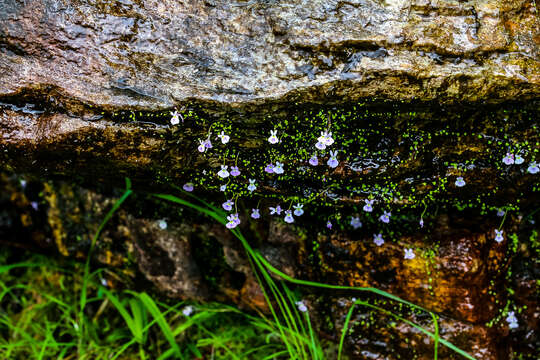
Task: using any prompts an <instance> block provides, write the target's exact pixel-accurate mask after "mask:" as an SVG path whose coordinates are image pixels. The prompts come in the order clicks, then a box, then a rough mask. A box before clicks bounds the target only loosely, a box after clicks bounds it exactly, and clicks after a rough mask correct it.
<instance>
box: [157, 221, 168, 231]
mask: <svg viewBox="0 0 540 360" xmlns="http://www.w3.org/2000/svg"><path fill="white" fill-rule="evenodd" d="M158 225H159V228H160V229H161V230H165V229H166V228H167V222H166V221H165V220H159V222H158Z"/></svg>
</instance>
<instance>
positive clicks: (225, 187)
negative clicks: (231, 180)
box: [219, 184, 227, 191]
mask: <svg viewBox="0 0 540 360" xmlns="http://www.w3.org/2000/svg"><path fill="white" fill-rule="evenodd" d="M225 190H227V184H223V185H221V186H220V187H219V191H225Z"/></svg>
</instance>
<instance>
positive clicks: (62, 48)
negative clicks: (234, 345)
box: [0, 0, 540, 359]
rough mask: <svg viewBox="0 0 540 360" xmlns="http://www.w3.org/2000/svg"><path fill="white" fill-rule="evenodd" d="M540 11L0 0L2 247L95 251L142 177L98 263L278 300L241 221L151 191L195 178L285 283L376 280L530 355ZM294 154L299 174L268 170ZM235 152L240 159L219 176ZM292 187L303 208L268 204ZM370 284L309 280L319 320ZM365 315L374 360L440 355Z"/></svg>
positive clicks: (509, 351) (131, 274)
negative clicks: (315, 288) (265, 283)
mask: <svg viewBox="0 0 540 360" xmlns="http://www.w3.org/2000/svg"><path fill="white" fill-rule="evenodd" d="M536 6H537V5H536V3H535V2H534V1H533V0H530V1H525V0H522V1H520V0H516V1H494V0H483V1H481V0H477V1H450V0H448V1H442V0H441V1H438V0H432V1H424V0H411V1H404V0H403V1H402V0H392V1H369V0H364V1H337V0H336V1H322V0H321V1H313V0H304V1H301V0H296V1H258V0H249V1H240V0H238V1H236V2H234V1H213V0H207V1H195V0H193V1H182V2H178V1H172V0H170V1H169V0H166V1H130V0H122V1H117V2H110V1H76V0H70V1H57V0H46V1H22V0H21V1H18V0H0V164H1V169H2V170H4V171H6V172H5V173H4V174H3V175H2V177H1V189H2V191H0V205H1V206H0V238H1V241H3V242H5V243H8V244H10V245H12V246H25V247H26V246H33V247H38V248H46V249H51V248H52V249H56V251H58V252H59V253H60V254H62V255H64V256H74V257H80V258H83V257H84V256H85V254H86V253H87V251H88V249H89V244H90V241H91V240H90V239H91V238H92V236H93V234H94V233H95V232H96V231H97V228H98V227H99V224H100V222H101V220H102V219H103V217H104V216H105V214H106V213H107V211H108V209H109V208H110V207H111V206H112V204H113V203H114V201H115V199H116V198H118V197H119V193H118V191H117V190H112V188H113V187H114V186H115V185H119V184H121V183H122V182H123V180H124V177H125V176H128V177H129V178H131V179H132V181H133V184H134V188H135V189H136V192H137V195H136V196H133V197H131V198H130V199H129V201H128V202H127V203H126V204H125V206H123V207H122V209H121V210H120V211H119V212H118V213H116V215H115V216H114V217H113V219H112V220H111V222H110V223H109V224H108V225H107V227H106V228H105V231H104V232H103V234H102V236H101V237H100V240H99V242H98V246H97V252H96V254H95V256H96V260H99V261H100V262H102V263H104V264H108V265H110V266H114V267H117V268H122V269H123V273H124V274H127V275H126V280H127V282H128V284H131V285H132V286H138V285H137V284H139V282H138V280H140V279H139V278H138V276H139V275H141V274H142V275H143V276H144V278H145V279H146V280H147V281H148V282H149V283H150V284H152V286H154V287H155V290H156V291H159V292H161V293H163V294H165V295H167V296H171V297H175V298H190V299H197V300H210V299H213V300H221V301H233V302H235V303H237V304H239V305H240V306H242V307H245V308H259V309H264V307H265V301H264V297H263V295H262V293H261V291H260V289H259V287H258V284H257V282H256V278H255V276H254V274H253V272H252V270H251V269H250V266H249V262H248V261H247V259H246V255H245V252H244V249H243V248H242V247H241V245H240V244H239V242H238V240H237V239H236V238H235V237H234V236H233V234H232V233H231V232H230V231H229V230H227V229H226V228H225V227H224V226H222V225H220V224H217V223H216V222H214V221H211V220H209V219H206V218H202V217H201V214H199V213H196V212H193V211H189V210H186V209H182V208H178V207H177V206H173V205H172V204H168V203H164V202H159V201H157V200H156V199H155V198H152V197H150V196H149V195H148V193H149V192H157V191H159V192H172V191H177V190H176V187H177V185H180V186H182V184H184V183H190V184H192V185H193V186H194V187H195V191H194V194H196V195H197V196H199V197H201V198H203V199H205V200H208V201H211V202H212V203H213V204H215V205H217V206H218V207H219V206H221V203H223V202H225V201H226V200H228V199H231V200H234V201H233V203H234V208H235V210H236V211H237V212H238V213H239V216H240V219H241V224H240V225H239V229H240V230H241V231H242V233H244V234H245V235H246V237H247V238H248V239H249V241H250V242H251V243H252V245H253V246H255V247H256V248H257V249H258V250H259V251H260V252H261V254H263V256H265V258H266V259H268V261H270V263H272V264H273V265H274V266H276V267H277V268H279V269H280V270H282V271H283V272H285V273H286V274H288V275H289V276H292V277H295V278H299V279H306V280H312V281H323V282H325V283H331V284H339V285H348V286H356V287H371V286H373V287H377V288H379V289H382V290H385V291H388V292H390V293H392V294H395V295H397V296H400V297H402V298H404V299H406V300H409V301H411V302H413V303H415V304H418V305H421V306H423V307H425V308H427V309H429V310H431V311H435V312H437V313H438V314H439V315H440V316H441V321H440V326H441V335H442V336H443V337H444V338H445V339H447V340H449V341H451V342H453V343H454V344H456V345H457V346H459V347H461V348H463V349H464V350H465V351H468V352H469V353H471V354H472V355H473V356H475V357H476V358H478V359H507V358H511V357H515V358H520V356H523V357H526V356H534V354H535V347H536V348H537V347H538V346H539V337H538V329H539V324H538V318H539V316H538V314H539V312H540V309H539V307H538V302H537V301H534V300H531V299H535V298H537V297H538V294H539V290H538V280H537V279H538V273H539V269H538V262H537V261H536V260H535V259H537V257H538V249H539V248H540V246H539V238H538V233H539V230H538V225H537V224H539V223H540V212H538V211H537V208H538V204H539V203H540V195H539V192H540V187H539V186H538V184H539V180H538V179H539V176H540V175H539V174H538V173H537V172H536V170H535V169H537V168H538V167H537V163H538V162H540V125H539V123H538V115H537V114H538V110H539V108H540V107H539V98H540V61H539V54H540V51H539V47H538V45H539V43H540V37H539V36H540V35H539V28H538V14H537V7H536ZM174 108H177V109H178V110H179V112H180V115H181V117H182V121H181V122H180V124H178V125H174V126H172V125H171V124H170V120H171V115H170V111H172V110H173V109H174ZM271 131H276V132H277V137H278V140H279V141H278V142H277V143H275V144H272V142H270V141H268V137H269V136H270V134H271ZM324 131H330V132H332V134H333V135H332V136H333V137H332V142H334V141H335V143H334V144H329V145H328V149H322V148H321V145H320V140H318V137H319V134H320V133H321V132H324ZM220 133H223V134H227V135H230V142H228V143H227V144H225V143H222V142H221V141H220V139H219V138H218V137H216V136H217V135H218V134H220ZM206 141H209V142H211V143H212V144H213V146H212V147H210V146H208V144H207V145H206V146H205V143H206ZM317 143H319V144H317ZM316 144H317V145H316ZM201 146H202V151H201V150H199V151H198V147H199V149H201ZM325 147H326V146H325ZM334 151H335V153H334ZM333 157H335V161H336V163H335V164H334V163H332V161H333V160H332V159H333ZM313 158H315V159H316V161H317V163H318V165H317V166H314V165H313V163H310V162H308V160H309V159H313ZM520 158H521V159H522V160H523V161H521V160H519V159H520ZM278 163H282V164H283V168H284V172H283V173H279V171H272V173H270V172H269V171H268V167H269V164H272V165H278ZM310 164H311V165H310ZM334 165H335V166H334ZM221 166H227V167H228V171H231V170H232V167H233V166H238V167H239V171H240V172H241V174H240V175H238V176H233V175H230V176H229V177H228V178H227V180H223V179H221V178H220V177H219V176H218V175H217V173H218V171H219V170H220V168H221ZM265 169H267V170H266V171H265ZM14 173H16V174H23V175H17V176H16V175H13V174H14ZM231 173H232V171H231ZM21 179H23V180H24V181H23V182H20V180H21ZM66 179H67V180H68V181H69V182H65V180H66ZM250 179H252V180H255V184H256V189H255V190H253V191H249V190H247V189H248V188H247V186H248V181H249V180H250ZM224 185H226V189H224V190H223V189H222V187H223V186H224ZM188 188H189V186H188ZM366 200H373V201H374V203H373V208H374V209H373V211H371V212H370V211H367V210H365V207H364V205H365V204H366ZM297 203H300V204H303V206H304V208H303V211H304V212H305V213H304V214H303V215H297V213H295V214H294V223H293V224H289V223H285V222H284V215H285V213H281V214H280V215H279V216H277V215H276V216H270V214H269V210H268V209H269V207H274V208H276V207H277V205H278V204H280V205H281V206H283V211H286V210H290V211H291V212H292V211H293V210H294V208H293V207H292V206H293V205H295V204H297ZM253 208H257V209H259V210H260V212H261V215H262V218H261V219H259V220H257V221H255V220H253V219H251V218H250V213H251V212H252V209H253ZM497 210H501V211H502V213H500V212H499V215H502V216H498V215H497ZM385 212H389V213H391V214H389V221H388V222H387V221H386V220H383V219H384V218H382V216H383V214H384V213H385ZM291 216H292V215H291ZM356 218H358V220H354V219H356ZM162 220H165V222H166V226H165V225H164V223H163V222H160V221H162ZM355 221H356V223H355ZM359 222H361V223H362V225H361V226H360V225H359ZM495 229H497V230H498V231H500V230H502V231H503V235H502V240H501V239H499V240H495V239H494V238H495V235H496V234H495ZM378 234H380V235H381V237H382V238H384V244H380V245H377V244H376V243H374V237H376V236H377V235H378ZM406 250H407V251H412V252H413V253H414V255H415V256H414V258H412V259H411V258H405V256H404V255H405V254H406V252H405V251H406ZM408 254H410V253H408ZM408 257H411V256H410V255H408ZM353 296H354V297H358V296H359V295H358V293H357V292H350V293H349V292H346V291H343V292H337V293H331V292H326V293H324V292H310V291H306V294H305V297H306V303H307V304H308V306H309V308H310V312H311V314H312V315H313V317H314V322H315V323H316V324H317V326H318V328H319V330H320V332H321V334H327V335H328V336H329V337H330V338H332V339H333V340H336V339H337V336H338V335H336V334H339V332H338V331H340V330H341V329H342V328H343V324H344V321H345V316H346V314H347V311H348V310H349V308H350V306H351V304H352V301H351V297H353ZM368 298H369V300H370V301H372V304H374V305H376V306H380V307H382V308H384V309H386V310H392V311H399V312H400V314H401V316H403V317H405V318H407V319H409V320H412V321H415V322H417V323H419V324H422V325H423V326H425V327H427V328H429V327H430V326H431V325H430V321H429V320H430V319H429V318H426V317H425V314H419V313H415V312H411V311H409V310H407V309H397V308H396V306H395V304H392V303H389V302H385V301H382V300H381V299H379V298H371V297H368ZM508 311H514V312H515V313H516V316H517V317H518V322H519V327H518V328H517V329H510V328H509V324H508V323H507V321H506V320H505V318H506V315H507V313H508ZM352 319H353V320H354V321H353V324H354V325H353V327H352V329H351V331H350V334H349V336H348V337H347V343H348V345H347V346H348V350H349V352H350V353H351V354H354V356H356V357H358V358H389V359H394V358H415V357H416V358H420V359H424V358H426V359H427V358H431V356H432V351H433V343H432V342H430V341H429V340H427V339H426V337H424V336H421V334H419V333H418V331H417V330H416V329H415V328H413V327H412V326H410V325H408V324H406V323H403V322H400V321H397V320H396V319H395V318H393V317H392V316H390V315H382V314H381V312H377V311H375V310H373V309H371V308H367V307H359V308H358V310H356V311H355V312H354V313H353V317H352ZM454 356H456V355H454V354H453V353H452V352H451V351H450V350H448V349H441V358H453V357H454Z"/></svg>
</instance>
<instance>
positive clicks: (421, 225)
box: [420, 218, 424, 228]
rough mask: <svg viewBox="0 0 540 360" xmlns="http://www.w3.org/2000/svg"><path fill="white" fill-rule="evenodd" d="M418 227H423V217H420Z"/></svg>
mask: <svg viewBox="0 0 540 360" xmlns="http://www.w3.org/2000/svg"><path fill="white" fill-rule="evenodd" d="M420 227H421V228H423V227H424V219H422V218H420Z"/></svg>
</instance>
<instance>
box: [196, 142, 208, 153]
mask: <svg viewBox="0 0 540 360" xmlns="http://www.w3.org/2000/svg"><path fill="white" fill-rule="evenodd" d="M197 150H199V152H205V151H206V146H205V145H204V140H200V139H199V146H198V147H197Z"/></svg>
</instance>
